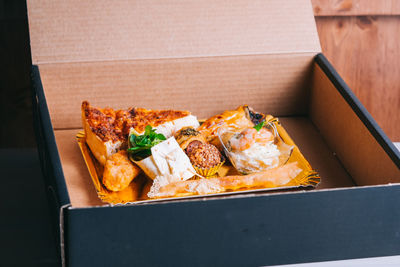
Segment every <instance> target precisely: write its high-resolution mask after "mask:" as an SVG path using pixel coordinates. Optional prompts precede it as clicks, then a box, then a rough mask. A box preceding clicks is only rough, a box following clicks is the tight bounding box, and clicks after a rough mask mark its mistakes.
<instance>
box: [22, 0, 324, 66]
mask: <svg viewBox="0 0 400 267" xmlns="http://www.w3.org/2000/svg"><path fill="white" fill-rule="evenodd" d="M27 2H28V4H27V6H28V18H29V30H30V40H31V50H32V62H33V63H34V64H44V63H64V62H95V61H115V60H134V59H165V58H192V57H212V56H232V55H258V54H282V53H285V54H286V53H313V54H316V53H318V52H320V51H321V48H320V44H319V40H318V34H317V30H316V25H315V20H314V16H313V11H312V6H311V2H310V0H285V1H282V0H269V1H265V0H255V1H247V0H235V1H219V0H218V1H215V0H203V1H197V0H189V1H174V0H149V1H130V0H123V1H109V0H92V1H81V0H70V1H61V0H56V1H54V0H28V1H27Z"/></svg>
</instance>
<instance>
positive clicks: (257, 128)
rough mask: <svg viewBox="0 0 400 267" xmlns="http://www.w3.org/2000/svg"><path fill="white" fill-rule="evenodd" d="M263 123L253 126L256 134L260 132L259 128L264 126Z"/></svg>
mask: <svg viewBox="0 0 400 267" xmlns="http://www.w3.org/2000/svg"><path fill="white" fill-rule="evenodd" d="M264 124H265V121H262V122H260V123H259V124H257V125H256V126H254V127H253V128H254V129H256V130H257V132H258V131H259V130H261V128H262V127H263V126H264Z"/></svg>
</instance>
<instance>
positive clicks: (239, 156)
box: [230, 141, 281, 171]
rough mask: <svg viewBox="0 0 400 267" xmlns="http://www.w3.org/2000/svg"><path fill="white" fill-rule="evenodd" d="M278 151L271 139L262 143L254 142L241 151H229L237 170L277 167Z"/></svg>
mask: <svg viewBox="0 0 400 267" xmlns="http://www.w3.org/2000/svg"><path fill="white" fill-rule="evenodd" d="M280 154H281V153H280V151H279V149H278V147H277V146H276V145H275V144H274V143H273V141H271V142H269V143H267V144H265V145H263V144H259V143H254V144H253V145H252V146H251V147H249V148H248V149H245V150H243V151H234V152H230V157H231V158H232V160H233V161H234V165H235V167H236V168H237V169H238V170H245V171H258V170H265V169H270V168H274V167H277V166H278V164H279V156H280Z"/></svg>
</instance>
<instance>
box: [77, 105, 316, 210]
mask: <svg viewBox="0 0 400 267" xmlns="http://www.w3.org/2000/svg"><path fill="white" fill-rule="evenodd" d="M82 122H83V128H84V131H83V132H80V133H78V135H77V139H78V144H79V146H80V148H81V151H82V153H83V157H84V160H85V162H86V164H87V166H88V169H89V172H90V175H91V177H92V179H93V182H94V184H95V186H96V190H97V192H98V195H99V197H100V199H102V200H103V201H105V202H108V203H111V204H121V203H129V202H136V201H148V200H153V199H165V198H176V197H189V196H199V195H215V194H221V193H229V194H234V193H240V192H248V191H251V190H271V189H277V188H279V189H281V188H292V187H299V186H316V185H317V184H318V183H319V181H320V177H319V175H318V174H317V173H316V172H315V171H314V170H313V169H312V168H311V166H310V165H309V163H308V162H307V161H306V159H305V158H304V157H303V155H302V154H301V152H300V151H299V149H298V147H297V146H296V145H295V144H294V142H293V141H292V139H291V138H290V137H289V135H288V134H287V132H286V131H285V130H284V128H283V127H282V125H280V123H279V120H278V119H277V118H274V117H273V116H271V115H265V114H262V113H258V112H256V111H254V110H253V109H252V108H251V107H249V106H247V105H243V106H240V107H238V108H237V109H236V110H229V111H225V112H223V113H222V114H217V115H215V116H213V117H210V118H208V119H206V120H200V121H199V120H198V119H197V117H196V116H194V115H192V114H191V113H190V112H189V111H176V110H146V109H143V108H129V109H127V110H114V109H112V108H97V107H93V106H91V105H90V104H89V103H88V102H87V101H84V102H83V103H82Z"/></svg>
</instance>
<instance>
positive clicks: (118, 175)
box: [102, 151, 141, 191]
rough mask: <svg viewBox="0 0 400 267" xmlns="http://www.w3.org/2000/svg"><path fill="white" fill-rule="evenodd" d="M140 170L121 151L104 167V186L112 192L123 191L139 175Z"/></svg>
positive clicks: (110, 158)
mask: <svg viewBox="0 0 400 267" xmlns="http://www.w3.org/2000/svg"><path fill="white" fill-rule="evenodd" d="M140 172H141V170H140V168H139V167H138V166H136V165H134V164H133V163H132V162H131V161H130V160H129V158H128V155H127V152H126V151H119V152H117V153H115V154H114V155H112V156H111V157H109V158H108V159H107V161H106V164H105V166H104V173H103V180H102V182H103V184H104V186H105V187H107V189H108V190H111V191H121V190H123V189H125V188H127V187H128V186H129V184H130V183H131V181H132V180H133V179H134V178H135V177H136V176H138V175H139V173H140Z"/></svg>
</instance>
